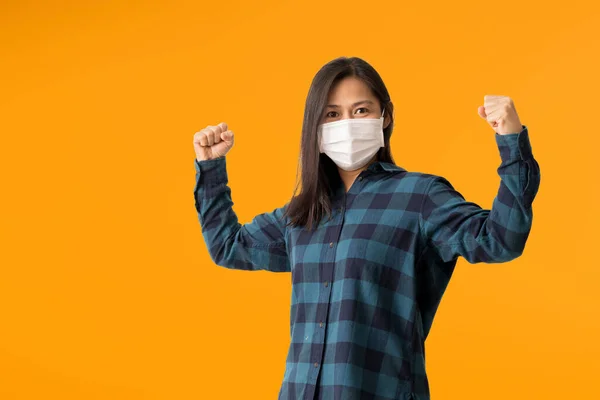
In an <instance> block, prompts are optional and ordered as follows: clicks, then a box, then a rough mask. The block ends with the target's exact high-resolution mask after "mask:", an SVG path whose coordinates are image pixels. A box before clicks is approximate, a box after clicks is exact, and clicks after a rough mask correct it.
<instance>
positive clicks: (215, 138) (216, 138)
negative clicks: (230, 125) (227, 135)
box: [212, 133, 221, 143]
mask: <svg viewBox="0 0 600 400" xmlns="http://www.w3.org/2000/svg"><path fill="white" fill-rule="evenodd" d="M212 137H213V143H220V142H221V133H214V134H213V135H212Z"/></svg>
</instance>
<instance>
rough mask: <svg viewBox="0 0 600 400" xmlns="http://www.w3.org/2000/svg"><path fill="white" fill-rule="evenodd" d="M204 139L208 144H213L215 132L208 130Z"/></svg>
mask: <svg viewBox="0 0 600 400" xmlns="http://www.w3.org/2000/svg"><path fill="white" fill-rule="evenodd" d="M206 141H207V142H208V145H209V146H212V145H213V144H215V132H214V131H212V130H209V131H207V132H206Z"/></svg>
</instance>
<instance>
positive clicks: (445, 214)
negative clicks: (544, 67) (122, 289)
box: [194, 125, 540, 400]
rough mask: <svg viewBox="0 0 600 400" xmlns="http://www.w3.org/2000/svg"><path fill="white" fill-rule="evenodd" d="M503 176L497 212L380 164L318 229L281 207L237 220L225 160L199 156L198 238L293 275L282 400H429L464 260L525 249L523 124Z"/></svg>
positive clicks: (235, 260)
mask: <svg viewBox="0 0 600 400" xmlns="http://www.w3.org/2000/svg"><path fill="white" fill-rule="evenodd" d="M495 138H496V143H497V145H498V149H499V152H500V158H501V164H500V166H499V168H498V174H499V176H500V178H501V180H500V187H499V189H498V193H497V196H496V197H495V198H494V202H493V206H492V209H491V210H486V209H482V208H481V207H480V206H478V205H477V204H475V203H472V202H469V201H466V200H465V199H464V197H463V196H462V195H461V194H460V193H459V192H458V191H456V190H455V189H454V188H453V186H452V185H451V184H450V182H448V181H447V180H446V179H444V178H443V177H441V176H437V175H432V174H426V173H420V172H408V171H406V170H405V169H403V168H401V167H399V166H396V165H393V164H390V163H381V162H379V163H375V164H372V165H371V166H369V168H368V169H367V170H365V171H363V172H361V174H360V175H359V177H358V178H357V179H356V181H355V182H354V184H353V185H352V187H351V188H350V190H349V191H348V192H347V193H346V192H345V190H344V188H343V186H342V185H340V186H339V187H338V188H337V191H336V192H335V195H334V196H333V197H332V204H333V205H334V207H335V209H334V210H335V211H334V213H333V214H332V215H331V218H330V219H329V218H327V217H325V218H324V220H323V222H322V224H321V225H320V226H319V228H318V229H317V230H316V231H313V232H309V231H307V230H305V229H302V228H291V227H286V222H287V220H284V219H283V217H282V213H283V210H284V207H286V206H287V204H286V205H284V206H283V207H280V208H276V209H274V210H273V211H272V212H268V213H263V214H260V215H258V216H256V217H255V218H254V219H253V220H252V221H251V222H249V223H247V224H240V223H239V222H238V219H237V216H236V214H235V213H234V211H233V210H232V205H233V202H232V200H231V190H230V188H229V187H228V186H227V184H228V180H227V172H226V164H225V158H224V157H222V158H218V159H214V160H208V161H200V162H198V161H195V166H196V186H195V188H194V195H195V201H196V210H197V212H198V218H199V222H200V224H201V226H202V234H203V236H204V240H205V243H206V245H207V248H208V251H209V253H210V255H211V257H212V259H213V260H214V262H215V263H216V264H217V265H220V266H223V267H226V268H232V269H240V270H268V271H273V272H291V279H292V298H291V312H290V315H291V320H290V333H291V341H290V342H291V343H290V347H289V351H288V354H287V359H286V368H285V373H284V376H283V383H282V386H281V389H280V391H279V395H278V398H279V400H284V399H285V400H292V399H293V400H300V399H303V400H309V399H310V400H312V399H332V400H338V399H339V400H349V399H356V400H364V399H382V400H383V399H405V400H408V399H419V400H426V399H429V398H430V392H429V385H428V380H427V375H426V372H425V346H424V344H425V339H426V338H427V335H428V333H429V330H430V328H431V325H432V323H433V318H434V315H435V313H436V310H437V308H438V305H439V303H440V300H441V298H442V295H443V293H444V291H445V289H446V287H447V285H448V283H449V280H450V277H451V275H452V273H453V270H454V267H455V265H456V261H457V258H458V257H459V256H462V257H464V258H465V259H466V260H467V261H468V262H469V263H479V262H485V263H500V262H506V261H510V260H513V259H515V258H516V257H518V256H520V255H521V254H522V252H523V249H524V246H525V242H526V240H527V237H528V235H529V232H530V228H531V224H532V217H533V214H532V208H531V206H532V202H533V199H534V197H535V195H536V193H537V190H538V187H539V184H540V170H539V165H538V163H537V161H536V160H535V159H534V158H533V155H532V151H531V145H530V142H529V137H528V131H527V127H526V126H525V125H523V126H522V131H521V132H520V133H514V134H509V135H498V134H496V135H495Z"/></svg>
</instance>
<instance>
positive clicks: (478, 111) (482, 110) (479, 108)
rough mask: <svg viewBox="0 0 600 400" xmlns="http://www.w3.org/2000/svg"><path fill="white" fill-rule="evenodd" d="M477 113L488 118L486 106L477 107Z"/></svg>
mask: <svg viewBox="0 0 600 400" xmlns="http://www.w3.org/2000/svg"><path fill="white" fill-rule="evenodd" d="M477 113H478V114H479V116H480V117H481V118H484V119H485V118H487V114H486V113H485V107H484V106H479V107H477Z"/></svg>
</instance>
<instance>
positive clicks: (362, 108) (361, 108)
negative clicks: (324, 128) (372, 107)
mask: <svg viewBox="0 0 600 400" xmlns="http://www.w3.org/2000/svg"><path fill="white" fill-rule="evenodd" d="M357 110H366V111H367V112H369V109H368V108H366V107H360V108H357ZM332 112H336V111H329V112H328V113H327V115H326V116H327V117H329V118H333V117H331V116H330V115H329V113H332ZM363 114H364V113H363Z"/></svg>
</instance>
